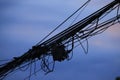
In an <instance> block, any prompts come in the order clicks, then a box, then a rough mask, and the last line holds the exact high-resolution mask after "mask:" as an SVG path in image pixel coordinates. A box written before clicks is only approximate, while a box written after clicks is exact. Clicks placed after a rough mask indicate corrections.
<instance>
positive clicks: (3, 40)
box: [0, 0, 120, 80]
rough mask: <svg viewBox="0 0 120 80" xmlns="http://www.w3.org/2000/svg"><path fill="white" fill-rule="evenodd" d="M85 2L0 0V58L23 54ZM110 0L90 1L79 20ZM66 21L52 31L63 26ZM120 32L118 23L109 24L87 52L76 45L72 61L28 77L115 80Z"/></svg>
mask: <svg viewBox="0 0 120 80" xmlns="http://www.w3.org/2000/svg"><path fill="white" fill-rule="evenodd" d="M86 1H87V0H0V60H9V59H12V58H13V57H15V56H20V55H22V54H23V53H24V52H26V51H27V50H28V49H30V48H31V47H32V46H33V45H35V44H36V43H38V42H39V41H40V40H41V39H42V38H43V37H44V36H45V35H47V34H48V33H49V32H50V31H52V30H53V29H54V28H55V27H56V26H57V25H58V24H60V22H62V21H63V20H64V19H66V18H67V17H68V16H69V15H70V14H72V12H74V11H75V10H76V9H78V8H79V7H80V5H82V4H83V3H84V2H86ZM111 1H113V0H91V2H90V3H89V5H88V6H87V7H86V9H85V10H84V11H83V12H82V13H81V15H82V16H80V18H79V19H81V18H83V17H85V16H87V15H89V14H90V13H93V12H94V11H96V10H98V9H100V8H101V7H103V6H105V5H106V4H108V3H110V2H111ZM111 15H113V16H114V15H116V14H115V13H111ZM67 24H68V23H67ZM67 24H65V25H64V26H62V27H61V28H60V29H58V30H57V31H56V32H55V33H54V34H56V33H58V32H60V31H62V30H63V29H65V28H66V27H67V26H66V25H67ZM119 34H120V24H116V25H114V26H111V27H110V28H109V29H108V30H106V31H105V32H104V33H102V34H99V35H97V36H94V37H92V38H90V39H89V53H88V54H87V55H86V54H84V52H83V50H82V49H81V47H77V48H76V49H74V56H73V58H72V60H70V61H64V62H57V63H56V66H55V70H54V72H52V73H49V74H48V75H44V74H43V73H42V72H39V73H38V74H37V76H33V77H32V78H31V80H89V79H90V80H115V77H117V76H120V35H119ZM1 63H4V62H1V61H0V64H1ZM38 67H40V66H38ZM28 75H29V71H26V72H20V71H17V72H16V73H14V74H12V75H10V76H9V77H7V78H6V80H24V78H25V77H26V76H28Z"/></svg>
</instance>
